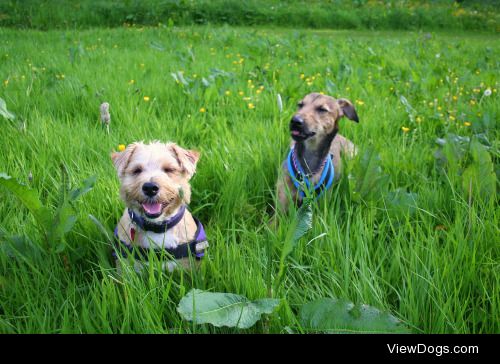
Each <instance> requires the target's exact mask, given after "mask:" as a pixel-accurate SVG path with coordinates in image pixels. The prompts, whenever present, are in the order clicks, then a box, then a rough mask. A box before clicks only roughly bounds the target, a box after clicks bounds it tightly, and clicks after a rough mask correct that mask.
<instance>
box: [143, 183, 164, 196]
mask: <svg viewBox="0 0 500 364" xmlns="http://www.w3.org/2000/svg"><path fill="white" fill-rule="evenodd" d="M159 189H160V187H158V185H157V184H156V183H152V182H146V183H144V184H143V185H142V192H144V194H145V195H146V196H149V197H153V196H156V194H157V193H158V190H159Z"/></svg>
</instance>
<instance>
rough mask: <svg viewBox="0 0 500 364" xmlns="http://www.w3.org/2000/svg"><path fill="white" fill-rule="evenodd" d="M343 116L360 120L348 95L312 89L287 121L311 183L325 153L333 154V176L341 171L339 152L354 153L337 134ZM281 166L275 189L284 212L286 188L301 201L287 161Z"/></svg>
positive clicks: (318, 175)
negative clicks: (336, 97) (347, 97)
mask: <svg viewBox="0 0 500 364" xmlns="http://www.w3.org/2000/svg"><path fill="white" fill-rule="evenodd" d="M343 116H345V117H347V118H348V119H350V120H353V121H355V122H359V120H358V115H357V114H356V110H355V109H354V106H353V104H352V102H351V101H349V100H347V99H334V98H333V97H331V96H326V95H321V94H319V93H311V94H309V95H307V96H305V97H304V98H303V99H302V100H301V101H300V102H299V103H298V111H297V113H296V114H295V115H294V116H293V117H292V120H291V121H290V134H291V137H292V139H293V140H292V143H291V146H293V147H294V148H295V152H296V156H297V160H298V162H299V163H300V165H301V166H302V168H303V169H304V172H305V174H307V175H308V176H309V180H310V182H311V183H314V184H316V183H318V182H319V179H320V176H321V174H322V172H323V167H324V165H325V163H324V162H325V160H326V158H327V156H328V154H330V155H331V156H332V162H333V165H334V169H335V174H334V176H335V180H338V179H339V177H340V173H341V171H342V166H341V163H342V159H341V156H340V155H341V153H342V154H343V155H345V156H347V157H353V156H354V155H355V154H356V148H355V146H354V144H353V143H352V142H351V141H350V140H348V139H346V138H345V137H343V136H342V135H340V134H338V131H339V120H340V119H341V118H342V117H343ZM282 169H283V172H284V173H283V176H282V177H281V178H280V179H279V180H278V183H277V192H278V200H279V205H280V207H281V209H282V211H284V212H286V211H287V210H288V207H289V204H290V198H289V194H288V191H289V193H290V194H291V196H292V200H293V201H294V202H296V203H299V204H300V203H301V202H302V201H301V199H302V197H301V196H300V194H299V193H298V191H297V188H296V187H295V185H294V183H293V181H292V178H291V177H290V174H289V172H288V167H287V162H286V161H285V162H284V163H283V165H282Z"/></svg>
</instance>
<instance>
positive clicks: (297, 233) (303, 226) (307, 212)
mask: <svg viewBox="0 0 500 364" xmlns="http://www.w3.org/2000/svg"><path fill="white" fill-rule="evenodd" d="M311 202H312V198H306V199H304V202H303V204H302V206H301V207H300V208H299V210H298V211H297V215H296V216H295V218H294V220H293V222H292V224H291V225H290V227H289V228H288V232H287V235H286V240H285V243H284V244H283V249H282V250H281V258H280V269H279V272H278V278H277V279H276V282H275V284H276V287H278V286H279V284H280V283H281V278H282V277H283V274H284V272H285V260H286V257H287V256H288V255H289V254H290V253H291V252H292V251H293V249H294V248H295V246H297V242H298V241H299V240H300V238H302V237H303V236H304V235H305V234H306V233H307V232H308V231H309V230H310V229H311V228H312V218H313V213H312V203H311Z"/></svg>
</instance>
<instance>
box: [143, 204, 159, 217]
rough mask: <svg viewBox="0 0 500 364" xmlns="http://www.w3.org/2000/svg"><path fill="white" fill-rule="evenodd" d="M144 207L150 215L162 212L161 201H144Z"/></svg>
mask: <svg viewBox="0 0 500 364" xmlns="http://www.w3.org/2000/svg"><path fill="white" fill-rule="evenodd" d="M142 208H143V209H144V211H146V212H147V213H148V214H150V215H156V214H159V213H160V212H161V203H143V204H142Z"/></svg>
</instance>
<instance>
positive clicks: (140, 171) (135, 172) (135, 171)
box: [132, 167, 142, 174]
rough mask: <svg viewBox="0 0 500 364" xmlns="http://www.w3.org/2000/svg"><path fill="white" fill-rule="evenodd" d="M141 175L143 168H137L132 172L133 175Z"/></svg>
mask: <svg viewBox="0 0 500 364" xmlns="http://www.w3.org/2000/svg"><path fill="white" fill-rule="evenodd" d="M141 173H142V168H141V167H137V168H135V169H134V170H133V171H132V174H141Z"/></svg>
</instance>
